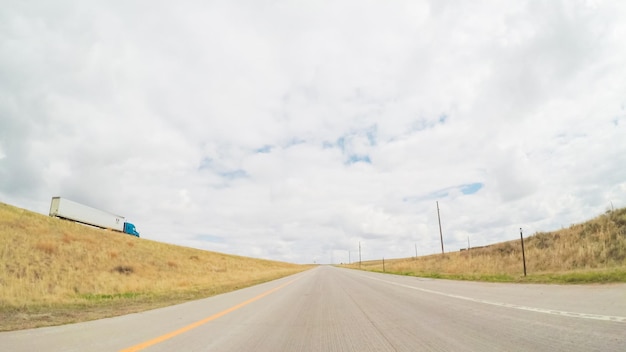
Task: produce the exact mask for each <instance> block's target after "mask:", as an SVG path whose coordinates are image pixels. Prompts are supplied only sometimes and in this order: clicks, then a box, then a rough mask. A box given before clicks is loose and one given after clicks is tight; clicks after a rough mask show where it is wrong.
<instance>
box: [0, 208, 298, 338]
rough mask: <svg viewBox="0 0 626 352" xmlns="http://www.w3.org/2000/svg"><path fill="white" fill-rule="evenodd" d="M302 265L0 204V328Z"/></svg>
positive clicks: (126, 308)
mask: <svg viewBox="0 0 626 352" xmlns="http://www.w3.org/2000/svg"><path fill="white" fill-rule="evenodd" d="M308 268H309V267H307V266H302V265H295V264H289V263H282V262H275V261H268V260H260V259H253V258H246V257H239V256H233V255H226V254H220V253H214V252H209V251H203V250H198V249H192V248H187V247H180V246H175V245H169V244H164V243H159V242H155V241H150V240H146V239H142V238H136V237H133V236H129V235H125V234H122V233H117V232H113V231H107V230H101V229H95V228H90V227H87V226H83V225H80V224H76V223H73V222H70V221H65V220H60V219H56V218H51V217H48V216H45V215H41V214H36V213H33V212H30V211H27V210H23V209H19V208H16V207H12V206H9V205H6V204H3V203H0V331H2V330H12V329H21V328H29V327H38V326H46V325H56V324H63V323H69V322H76V321H83V320H90V319H97V318H102V317H106V316H113V315H120V314H126V313H130V312H136V311H141V310H146V309H151V308H155V307H160V306H165V305H170V304H174V303H180V302H183V301H186V300H191V299H197V298H202V297H208V296H211V295H215V294H219V293H223V292H227V291H231V290H234V289H238V288H242V287H246V286H250V285H254V284H258V283H261V282H264V281H269V280H273V279H276V278H279V277H283V276H287V275H290V274H293V273H296V272H299V271H303V270H306V269H308Z"/></svg>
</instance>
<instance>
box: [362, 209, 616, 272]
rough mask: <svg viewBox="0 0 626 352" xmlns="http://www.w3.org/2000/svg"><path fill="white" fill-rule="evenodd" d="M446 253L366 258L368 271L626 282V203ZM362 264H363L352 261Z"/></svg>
mask: <svg viewBox="0 0 626 352" xmlns="http://www.w3.org/2000/svg"><path fill="white" fill-rule="evenodd" d="M524 247H525V254H526V266H527V274H528V276H527V277H524V276H523V262H522V246H521V242H520V240H519V238H518V239H516V240H513V241H508V242H503V243H497V244H493V245H490V246H486V247H481V248H472V249H470V250H462V251H460V252H451V253H446V254H445V255H441V254H437V255H429V256H423V257H418V258H404V259H392V260H385V263H384V268H383V262H382V260H376V261H368V262H362V263H361V268H362V269H363V270H371V271H380V272H382V271H385V272H389V273H395V274H402V275H413V276H422V277H434V278H449V279H462V280H487V281H501V282H543V283H591V282H626V208H623V209H618V210H614V211H608V212H607V213H605V214H603V215H601V216H598V217H596V218H595V219H592V220H589V221H587V222H585V223H582V224H576V225H572V226H570V227H569V228H567V229H562V230H559V231H554V232H541V233H536V234H534V235H532V236H530V237H528V238H525V239H524ZM350 267H352V268H359V264H358V263H353V264H352V265H350Z"/></svg>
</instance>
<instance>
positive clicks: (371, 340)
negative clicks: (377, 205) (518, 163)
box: [0, 266, 626, 352]
mask: <svg viewBox="0 0 626 352" xmlns="http://www.w3.org/2000/svg"><path fill="white" fill-rule="evenodd" d="M0 351H29V352H30V351H272V352H277V351H359V352H363V351H626V285H624V284H614V285H589V286H587V285H585V286H578V285H577V286H561V285H519V284H491V283H476V282H460V281H448V280H433V279H422V278H414V277H405V276H394V275H384V274H376V273H367V272H360V271H355V270H348V269H339V268H334V267H326V266H322V267H318V268H315V269H312V270H309V271H306V272H304V273H300V274H296V275H293V276H290V277H287V278H283V279H280V280H276V281H273V282H269V283H265V284H261V285H258V286H254V287H250V288H246V289H242V290H239V291H236V292H231V293H228V294H223V295H219V296H215V297H211V298H208V299H203V300H199V301H194V302H188V303H185V304H180V305H177V306H172V307H167V308H162V309H156V310H152V311H148V312H144V313H138V314H130V315H126V316H122V317H117V318H110V319H103V320H97V321H92V322H86V323H80V324H72V325H65V326H58V327H50V328H40V329H32V330H22V331H15V332H3V333H0Z"/></svg>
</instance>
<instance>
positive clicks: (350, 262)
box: [348, 251, 352, 264]
mask: <svg viewBox="0 0 626 352" xmlns="http://www.w3.org/2000/svg"><path fill="white" fill-rule="evenodd" d="M348 264H352V260H351V259H350V251H348Z"/></svg>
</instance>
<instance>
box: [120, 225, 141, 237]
mask: <svg viewBox="0 0 626 352" xmlns="http://www.w3.org/2000/svg"><path fill="white" fill-rule="evenodd" d="M124 233H127V234H129V235H133V236H136V237H139V232H137V229H136V228H135V225H133V224H131V223H130V222H125V223H124Z"/></svg>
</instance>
